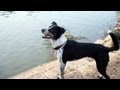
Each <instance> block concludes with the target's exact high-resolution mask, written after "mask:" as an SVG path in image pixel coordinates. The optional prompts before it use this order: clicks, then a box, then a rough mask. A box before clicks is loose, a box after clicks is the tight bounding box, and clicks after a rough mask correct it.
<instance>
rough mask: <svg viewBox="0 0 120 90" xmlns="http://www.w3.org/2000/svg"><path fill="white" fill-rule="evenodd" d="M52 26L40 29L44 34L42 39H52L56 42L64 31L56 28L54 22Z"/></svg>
mask: <svg viewBox="0 0 120 90" xmlns="http://www.w3.org/2000/svg"><path fill="white" fill-rule="evenodd" d="M51 24H52V25H50V26H49V28H48V29H42V30H41V31H42V33H43V34H44V36H42V37H43V38H46V39H53V40H57V39H59V38H60V37H61V35H62V34H64V33H65V29H64V28H62V27H60V26H58V25H57V23H56V22H54V21H53V22H52V23H51Z"/></svg>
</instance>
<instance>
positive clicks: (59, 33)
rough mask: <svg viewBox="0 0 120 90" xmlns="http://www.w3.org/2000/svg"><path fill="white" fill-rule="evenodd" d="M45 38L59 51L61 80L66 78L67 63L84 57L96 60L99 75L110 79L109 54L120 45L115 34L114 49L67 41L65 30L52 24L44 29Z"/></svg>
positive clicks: (112, 35) (111, 34) (113, 38)
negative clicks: (108, 73) (108, 70)
mask: <svg viewBox="0 0 120 90" xmlns="http://www.w3.org/2000/svg"><path fill="white" fill-rule="evenodd" d="M42 33H43V34H44V36H42V37H43V38H46V39H51V43H52V46H53V49H54V50H56V51H57V58H58V60H59V62H60V78H61V79H63V78H64V68H65V65H66V63H67V61H72V60H76V59H80V58H83V57H91V58H93V59H95V62H96V67H97V70H98V71H99V73H100V74H101V75H102V76H104V78H106V79H110V77H109V76H108V75H107V74H106V67H107V65H108V62H109V52H110V51H114V50H118V49H119V44H118V40H117V39H116V37H115V35H114V34H113V33H109V35H110V36H111V38H112V40H113V43H114V47H113V48H108V47H105V46H103V45H100V44H94V43H78V42H76V41H74V40H67V38H66V37H65V36H64V33H65V29H64V28H63V27H60V26H58V25H57V23H56V22H52V25H51V26H49V28H48V29H42Z"/></svg>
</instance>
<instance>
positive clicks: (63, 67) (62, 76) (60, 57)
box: [57, 50, 66, 79]
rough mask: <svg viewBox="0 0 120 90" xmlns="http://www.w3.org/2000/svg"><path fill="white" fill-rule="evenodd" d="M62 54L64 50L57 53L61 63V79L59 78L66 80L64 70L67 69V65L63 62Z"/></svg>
mask: <svg viewBox="0 0 120 90" xmlns="http://www.w3.org/2000/svg"><path fill="white" fill-rule="evenodd" d="M62 52H63V51H62V50H59V51H58V53H57V58H58V60H59V63H60V77H58V79H64V69H65V65H66V64H65V63H64V62H63V59H62Z"/></svg>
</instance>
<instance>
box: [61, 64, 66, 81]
mask: <svg viewBox="0 0 120 90" xmlns="http://www.w3.org/2000/svg"><path fill="white" fill-rule="evenodd" d="M64 70H65V64H64V63H63V62H60V79H64Z"/></svg>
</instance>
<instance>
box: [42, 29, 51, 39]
mask: <svg viewBox="0 0 120 90" xmlns="http://www.w3.org/2000/svg"><path fill="white" fill-rule="evenodd" d="M41 32H42V33H43V36H42V38H46V39H50V38H51V34H50V33H49V32H48V31H47V30H46V29H42V30H41Z"/></svg>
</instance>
